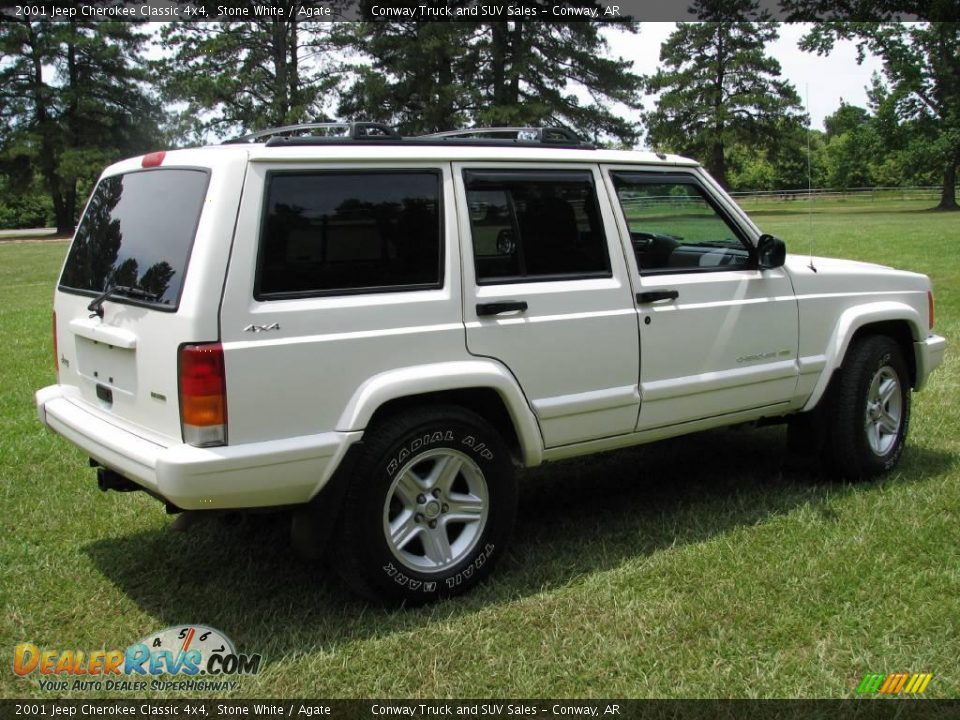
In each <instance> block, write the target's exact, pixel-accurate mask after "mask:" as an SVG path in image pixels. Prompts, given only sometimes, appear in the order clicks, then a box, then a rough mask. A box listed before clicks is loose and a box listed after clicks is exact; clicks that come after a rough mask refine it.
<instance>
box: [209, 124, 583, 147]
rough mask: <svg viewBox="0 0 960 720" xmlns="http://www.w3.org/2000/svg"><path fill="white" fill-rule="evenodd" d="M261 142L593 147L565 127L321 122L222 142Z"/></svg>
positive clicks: (284, 144) (264, 131)
mask: <svg viewBox="0 0 960 720" xmlns="http://www.w3.org/2000/svg"><path fill="white" fill-rule="evenodd" d="M255 142H265V143H266V145H267V147H279V146H296V145H299V146H303V145H353V144H363V143H368V142H372V143H376V144H381V143H382V144H388V145H479V146H495V147H496V146H498V147H515V146H518V145H520V146H524V147H537V146H541V147H543V146H546V147H555V148H559V147H563V148H572V149H580V150H594V149H595V146H594V145H593V144H592V143H589V142H587V141H586V140H583V139H581V138H580V136H579V135H577V134H576V133H575V132H573V130H570V129H569V128H565V127H556V126H554V127H542V128H539V127H475V128H467V129H465V130H448V131H446V132H438V133H432V134H429V135H416V136H410V137H403V136H401V135H400V134H399V133H398V132H397V131H396V130H394V129H393V128H392V127H390V126H389V125H384V124H383V123H376V122H322V123H302V124H299V125H284V126H283V127H276V128H270V129H268V130H260V131H258V132H255V133H250V134H249V135H243V136H241V137H237V138H232V139H230V140H225V141H224V142H223V144H224V145H232V144H238V143H255Z"/></svg>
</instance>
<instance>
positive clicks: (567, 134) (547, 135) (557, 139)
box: [420, 126, 594, 149]
mask: <svg viewBox="0 0 960 720" xmlns="http://www.w3.org/2000/svg"><path fill="white" fill-rule="evenodd" d="M420 137H422V138H437V139H459V138H475V139H482V138H488V139H492V140H508V141H515V142H517V143H535V144H536V143H539V144H541V145H563V146H570V145H573V146H577V147H583V148H588V149H593V147H594V146H593V144H592V143H589V142H587V141H585V140H583V139H582V138H581V137H580V136H579V135H577V134H576V133H575V132H574V131H573V130H570V129H569V128H565V127H560V126H548V127H482V128H466V129H464V130H448V131H446V132H438V133H431V134H430V135H421V136H420Z"/></svg>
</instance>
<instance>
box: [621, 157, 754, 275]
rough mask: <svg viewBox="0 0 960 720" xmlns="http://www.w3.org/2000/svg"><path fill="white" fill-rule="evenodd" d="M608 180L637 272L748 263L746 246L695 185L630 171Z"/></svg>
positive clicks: (707, 268) (708, 268)
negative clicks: (617, 203) (620, 209)
mask: <svg viewBox="0 0 960 720" xmlns="http://www.w3.org/2000/svg"><path fill="white" fill-rule="evenodd" d="M613 180H614V185H615V186H616V188H617V197H618V198H619V200H620V207H621V208H622V209H623V215H624V218H625V219H626V221H627V226H628V227H629V228H630V239H631V241H632V243H633V251H634V253H635V254H636V257H637V266H638V267H639V268H640V271H641V272H670V271H674V272H676V271H679V270H722V269H731V270H733V269H737V268H743V267H745V266H747V265H749V264H750V253H749V251H748V249H747V247H746V246H745V245H744V244H743V242H741V240H740V238H739V236H738V235H737V233H736V232H735V231H734V229H733V227H732V226H731V225H730V224H729V223H728V222H727V220H726V219H725V218H724V217H723V216H722V215H721V214H720V213H719V212H718V211H717V210H716V208H714V206H713V205H712V204H711V203H710V202H708V200H707V198H706V196H705V195H704V192H703V190H702V188H700V186H698V185H697V184H695V183H694V182H692V181H683V180H678V181H675V182H662V181H660V180H659V179H656V178H651V177H650V176H649V175H646V176H645V175H631V174H630V173H614V175H613Z"/></svg>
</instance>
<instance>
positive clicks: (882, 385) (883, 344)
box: [824, 335, 910, 480]
mask: <svg viewBox="0 0 960 720" xmlns="http://www.w3.org/2000/svg"><path fill="white" fill-rule="evenodd" d="M909 425H910V374H909V372H908V370H907V365H906V362H905V361H904V359H903V353H902V352H901V351H900V347H899V345H897V343H896V342H895V341H893V340H892V339H890V338H888V337H886V336H882V335H875V336H871V337H866V338H863V339H860V340H857V341H856V343H855V344H854V345H853V346H852V347H851V348H850V350H849V351H848V354H847V358H846V359H845V360H844V363H843V369H842V370H841V375H840V377H839V378H838V383H837V386H836V390H835V395H834V398H833V403H832V404H831V407H830V415H829V428H828V429H829V434H828V438H827V442H826V446H825V448H824V459H825V461H826V463H827V466H828V469H830V470H833V471H834V472H835V473H837V474H839V475H840V476H841V477H843V478H845V479H847V480H866V479H869V478H872V477H875V476H877V475H879V474H880V473H883V472H886V471H888V470H890V469H891V468H893V467H894V465H896V464H897V461H899V459H900V456H901V455H902V454H903V448H904V445H905V443H906V437H907V430H908V428H909Z"/></svg>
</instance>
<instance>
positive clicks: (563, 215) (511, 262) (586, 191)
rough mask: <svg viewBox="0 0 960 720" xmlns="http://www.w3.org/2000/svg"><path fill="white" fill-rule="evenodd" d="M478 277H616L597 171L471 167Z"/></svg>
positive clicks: (483, 279) (469, 192) (469, 180)
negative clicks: (596, 185)
mask: <svg viewBox="0 0 960 720" xmlns="http://www.w3.org/2000/svg"><path fill="white" fill-rule="evenodd" d="M464 182H465V183H466V187H467V206H468V208H469V212H470V230H471V234H472V237H473V253H474V263H475V266H476V274H477V282H479V283H484V282H485V283H488V284H489V283H492V282H497V281H509V280H519V279H549V278H552V277H564V276H571V275H575V276H585V277H598V276H609V275H610V259H609V257H608V255H607V244H606V240H605V238H604V234H603V228H602V225H601V222H600V213H599V211H598V208H597V198H596V193H595V192H594V188H593V176H592V175H591V174H590V173H589V172H585V171H584V172H580V171H574V172H569V171H542V172H541V171H536V172H532V171H524V172H511V171H489V172H487V171H472V170H471V171H466V172H465V173H464Z"/></svg>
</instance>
